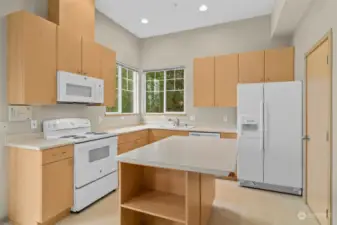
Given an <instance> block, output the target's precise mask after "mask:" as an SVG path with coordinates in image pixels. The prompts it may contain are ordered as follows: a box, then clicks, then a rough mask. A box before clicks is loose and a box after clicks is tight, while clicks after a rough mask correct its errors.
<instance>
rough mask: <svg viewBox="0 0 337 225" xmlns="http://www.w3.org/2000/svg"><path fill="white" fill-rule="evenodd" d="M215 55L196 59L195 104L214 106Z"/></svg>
mask: <svg viewBox="0 0 337 225" xmlns="http://www.w3.org/2000/svg"><path fill="white" fill-rule="evenodd" d="M214 63H215V58H214V57H207V58H196V59H194V106H195V107H213V106H214V70H215V67H214Z"/></svg>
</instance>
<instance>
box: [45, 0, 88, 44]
mask: <svg viewBox="0 0 337 225" xmlns="http://www.w3.org/2000/svg"><path fill="white" fill-rule="evenodd" d="M48 19H49V20H50V21H52V22H54V23H56V24H57V25H59V26H61V27H63V28H65V29H68V30H69V31H71V32H72V33H73V34H75V35H78V36H83V37H85V38H86V39H89V40H92V41H93V40H94V39H95V1H94V0H49V5H48Z"/></svg>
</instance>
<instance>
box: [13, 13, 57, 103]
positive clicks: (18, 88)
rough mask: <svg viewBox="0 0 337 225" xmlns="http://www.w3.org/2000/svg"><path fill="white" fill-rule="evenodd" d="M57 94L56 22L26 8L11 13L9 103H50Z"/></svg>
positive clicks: (54, 100) (54, 99)
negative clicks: (29, 11) (31, 12)
mask: <svg viewBox="0 0 337 225" xmlns="http://www.w3.org/2000/svg"><path fill="white" fill-rule="evenodd" d="M41 84H43V85H41ZM56 96H57V95H56V25H55V24H53V23H51V22H50V21H47V20H45V19H43V18H41V17H38V16H36V15H33V14H30V13H28V12H25V11H19V12H15V13H12V14H10V15H8V17H7V98H8V104H18V105H20V104H24V105H50V104H55V103H56Z"/></svg>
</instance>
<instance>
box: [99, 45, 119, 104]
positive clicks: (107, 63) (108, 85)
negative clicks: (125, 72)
mask: <svg viewBox="0 0 337 225" xmlns="http://www.w3.org/2000/svg"><path fill="white" fill-rule="evenodd" d="M101 76H102V79H103V80H104V105H105V106H110V107H113V106H115V100H116V52H114V51H112V50H110V49H108V48H106V47H103V46H101Z"/></svg>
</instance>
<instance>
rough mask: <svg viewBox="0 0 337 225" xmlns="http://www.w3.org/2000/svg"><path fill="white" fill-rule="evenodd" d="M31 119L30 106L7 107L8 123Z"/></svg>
mask: <svg viewBox="0 0 337 225" xmlns="http://www.w3.org/2000/svg"><path fill="white" fill-rule="evenodd" d="M31 119H32V107H31V106H8V120H9V122H18V121H27V120H31Z"/></svg>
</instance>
